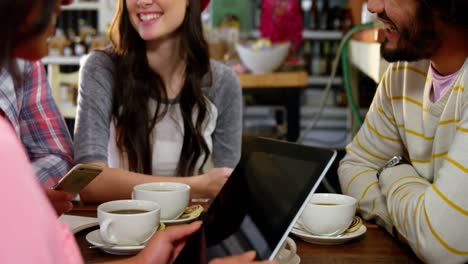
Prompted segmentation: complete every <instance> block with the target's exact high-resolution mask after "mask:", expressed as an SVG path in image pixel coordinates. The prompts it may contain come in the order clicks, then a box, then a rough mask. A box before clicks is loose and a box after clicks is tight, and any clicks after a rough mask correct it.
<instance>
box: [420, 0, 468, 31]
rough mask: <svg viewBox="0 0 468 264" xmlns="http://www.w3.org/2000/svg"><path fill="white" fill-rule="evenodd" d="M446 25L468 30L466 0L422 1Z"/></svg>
mask: <svg viewBox="0 0 468 264" xmlns="http://www.w3.org/2000/svg"><path fill="white" fill-rule="evenodd" d="M423 2H424V3H425V4H426V5H427V6H429V7H430V9H431V10H433V12H434V13H435V14H436V15H437V16H439V17H440V19H441V20H442V21H444V22H445V23H447V24H451V25H454V26H456V27H459V28H462V29H466V30H468V16H467V15H466V11H467V10H468V0H423Z"/></svg>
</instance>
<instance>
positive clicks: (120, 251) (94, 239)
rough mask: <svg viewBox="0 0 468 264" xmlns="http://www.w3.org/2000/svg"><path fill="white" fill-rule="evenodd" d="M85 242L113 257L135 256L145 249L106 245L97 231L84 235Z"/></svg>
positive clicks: (143, 246)
mask: <svg viewBox="0 0 468 264" xmlns="http://www.w3.org/2000/svg"><path fill="white" fill-rule="evenodd" d="M86 240H87V241H88V242H89V243H90V244H91V245H93V246H96V247H99V248H100V249H101V250H102V251H104V252H107V253H109V254H114V255H136V254H137V253H138V252H140V250H142V249H143V248H145V245H138V246H117V245H108V244H106V243H105V242H104V241H103V240H102V239H101V234H100V233H99V229H96V230H94V231H91V232H89V233H88V234H87V235H86Z"/></svg>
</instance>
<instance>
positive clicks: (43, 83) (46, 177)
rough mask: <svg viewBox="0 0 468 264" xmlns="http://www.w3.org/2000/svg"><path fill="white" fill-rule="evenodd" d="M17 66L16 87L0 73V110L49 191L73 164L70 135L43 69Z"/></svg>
mask: <svg viewBox="0 0 468 264" xmlns="http://www.w3.org/2000/svg"><path fill="white" fill-rule="evenodd" d="M17 62H18V66H19V69H20V72H21V76H22V79H21V82H20V83H19V85H17V86H15V85H14V82H13V79H12V78H11V76H10V75H9V73H8V72H7V71H6V70H5V69H0V110H1V111H3V114H4V115H5V118H6V119H7V120H8V121H9V122H10V124H11V125H12V127H13V128H14V130H15V132H16V134H17V135H18V137H19V138H20V139H21V141H22V143H23V145H24V147H25V149H26V151H27V154H28V156H29V159H30V161H31V163H32V165H33V168H34V170H35V172H36V175H37V177H38V178H39V180H40V182H41V184H42V185H43V186H46V187H50V186H51V185H53V184H54V183H56V182H57V181H58V180H59V179H60V178H61V177H62V176H64V175H65V173H66V172H67V171H68V170H69V169H70V167H71V165H72V163H73V155H72V147H71V146H72V142H71V138H70V134H69V133H68V129H67V127H66V125H65V122H64V120H63V118H62V116H61V115H60V112H59V110H58V108H57V105H56V104H55V101H54V99H53V98H52V94H51V90H50V87H49V84H48V81H47V76H46V73H45V70H44V66H43V65H42V64H41V63H40V62H27V61H24V60H19V59H18V60H17ZM1 111H0V112H1ZM9 176H12V177H14V175H9Z"/></svg>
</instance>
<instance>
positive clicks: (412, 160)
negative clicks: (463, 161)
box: [411, 151, 448, 163]
mask: <svg viewBox="0 0 468 264" xmlns="http://www.w3.org/2000/svg"><path fill="white" fill-rule="evenodd" d="M447 154H448V151H444V152H441V153H437V154H434V155H432V159H430V160H417V159H411V163H431V162H432V161H433V160H435V159H438V158H442V157H445V156H446V155H447Z"/></svg>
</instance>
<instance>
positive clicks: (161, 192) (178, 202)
mask: <svg viewBox="0 0 468 264" xmlns="http://www.w3.org/2000/svg"><path fill="white" fill-rule="evenodd" d="M132 198H133V199H135V200H146V201H153V202H156V203H157V204H159V206H161V220H172V219H176V218H177V217H179V216H180V215H181V214H182V213H183V212H184V209H185V208H186V207H187V206H188V204H189V200H190V186H189V185H187V184H184V183H177V182H153V183H144V184H139V185H136V186H134V187H133V193H132Z"/></svg>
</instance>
